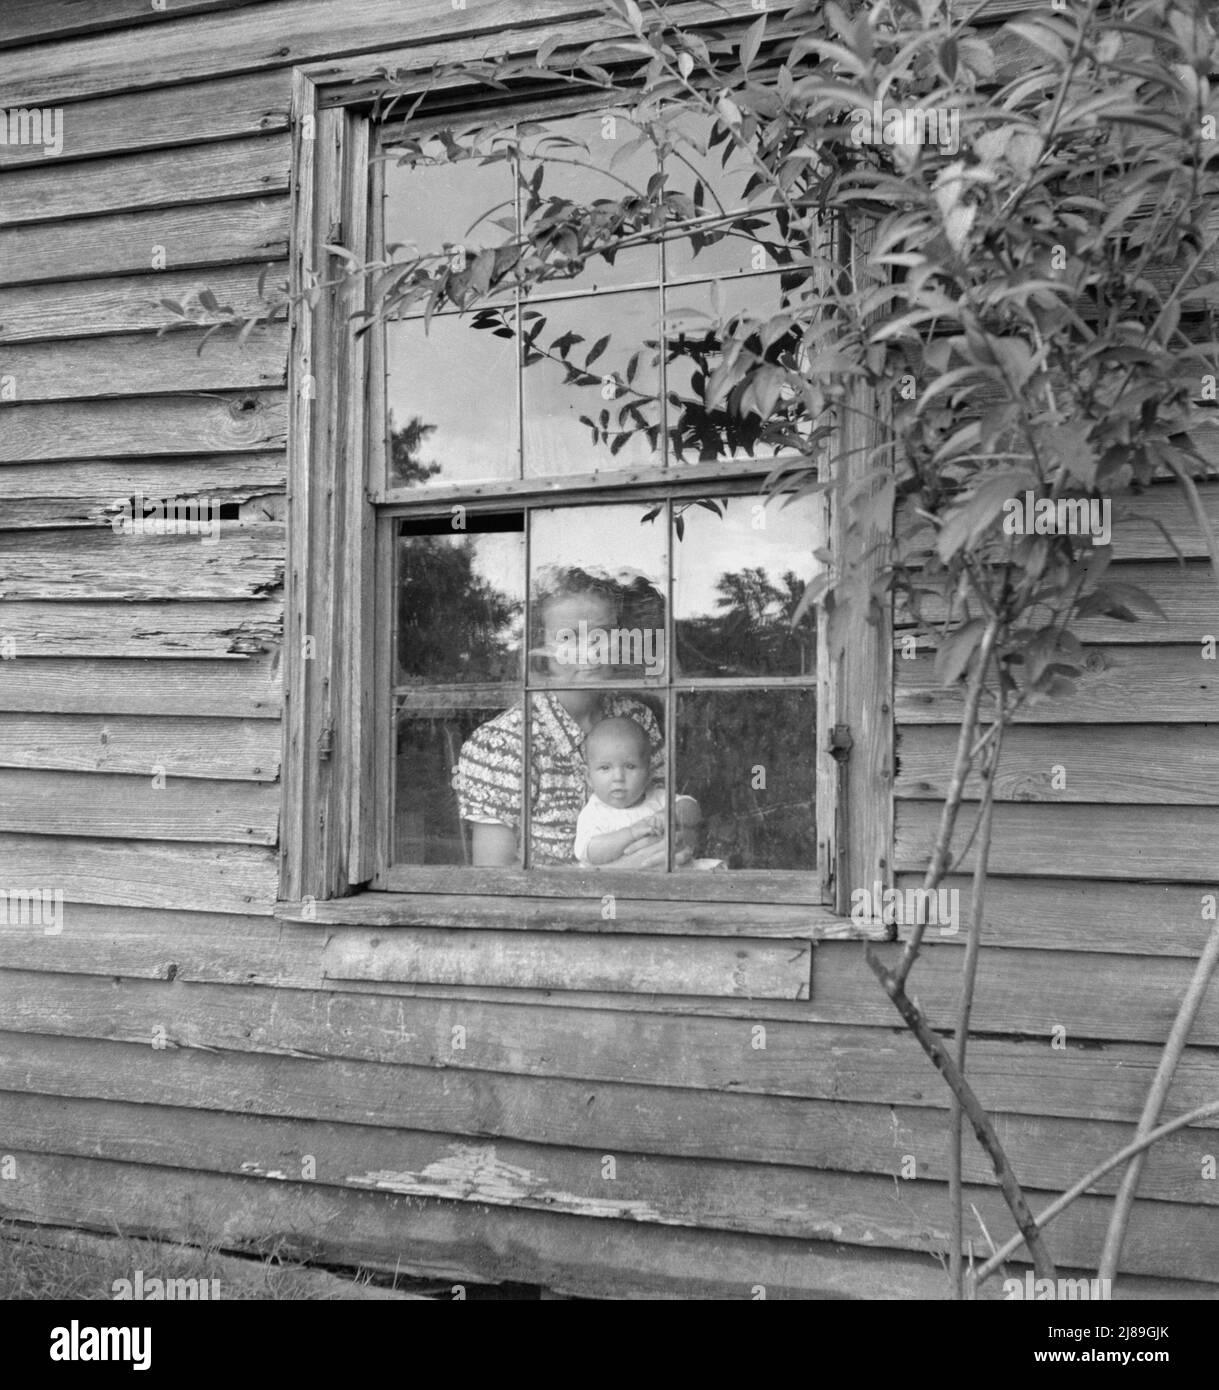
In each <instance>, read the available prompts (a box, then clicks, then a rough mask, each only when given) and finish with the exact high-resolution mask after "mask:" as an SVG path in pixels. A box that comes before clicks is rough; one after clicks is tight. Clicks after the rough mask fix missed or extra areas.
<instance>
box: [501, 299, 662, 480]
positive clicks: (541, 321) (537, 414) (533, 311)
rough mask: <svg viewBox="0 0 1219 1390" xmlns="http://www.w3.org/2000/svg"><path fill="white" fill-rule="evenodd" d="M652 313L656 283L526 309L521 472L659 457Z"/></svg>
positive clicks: (586, 468) (581, 469)
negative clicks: (647, 288) (527, 345)
mask: <svg viewBox="0 0 1219 1390" xmlns="http://www.w3.org/2000/svg"><path fill="white" fill-rule="evenodd" d="M534 315H536V316H537V317H533V316H534ZM658 318H659V300H658V296H657V295H656V293H655V292H654V291H641V292H633V293H627V294H609V295H598V296H597V297H596V298H588V299H585V298H579V299H569V300H558V301H553V302H551V303H546V304H533V305H530V306H529V307H528V308H526V309H525V310H524V313H523V315H522V322H523V324H524V332H525V335H526V338H527V340H528V342H529V343H530V344H532V345H533V346H532V349H530V348H527V356H526V363H527V365H526V367H525V371H524V376H523V381H522V388H521V389H522V399H523V405H524V412H525V421H524V447H525V475H526V477H534V478H536V477H549V476H552V475H555V474H573V473H593V472H597V471H599V470H602V469H612V468H629V467H639V466H640V465H642V464H648V463H658V462H659V461H660V424H659V409H660V405H659V391H660V387H659V372H658V358H659V342H660V332H659V322H658ZM605 338H608V342H606V343H604V344H603V345H602V340H603V339H605ZM598 349H599V350H598ZM535 354H544V355H535ZM590 358H591V359H592V360H590ZM594 427H595V428H597V429H598V430H599V431H600V432H601V437H599V438H597V439H596V440H594V438H593V432H594ZM606 436H608V437H606Z"/></svg>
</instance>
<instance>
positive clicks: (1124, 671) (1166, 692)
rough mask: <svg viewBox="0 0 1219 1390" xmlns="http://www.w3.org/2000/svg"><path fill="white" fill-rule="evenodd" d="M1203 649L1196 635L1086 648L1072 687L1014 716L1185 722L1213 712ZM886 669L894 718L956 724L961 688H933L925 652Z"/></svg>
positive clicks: (1218, 703)
mask: <svg viewBox="0 0 1219 1390" xmlns="http://www.w3.org/2000/svg"><path fill="white" fill-rule="evenodd" d="M1216 636H1219V633H1217V634H1216ZM1203 653H1204V647H1203V645H1202V643H1201V642H1200V641H1199V642H1191V643H1190V644H1189V645H1188V646H1186V645H1181V646H1145V647H1135V646H1090V647H1087V648H1085V657H1084V670H1083V672H1082V673H1081V674H1080V675H1079V676H1078V677H1076V678H1075V693H1074V694H1073V695H1068V696H1064V697H1060V698H1057V699H1053V700H1050V699H1045V700H1039V701H1038V702H1037V703H1036V704H1032V705H1029V706H1026V707H1024V708H1022V709H1021V710H1020V712H1019V714H1018V715H1017V716H1016V718H1017V721H1018V722H1019V723H1022V724H1122V723H1134V724H1147V723H1152V722H1154V723H1160V724H1164V723H1170V722H1171V723H1181V724H1193V723H1202V722H1204V721H1208V720H1215V719H1219V661H1207V660H1206V659H1205V657H1204V654H1203ZM893 670H894V685H895V710H896V715H895V717H896V720H897V723H898V724H951V723H956V724H959V723H960V719H961V710H962V707H963V703H964V687H963V686H962V685H959V684H958V685H956V686H954V687H953V688H952V689H950V690H945V689H943V688H941V687H940V685H939V684H938V682H937V681H936V678H935V658H934V656H933V655H932V654H931V653H928V652H920V653H918V654H917V656H915V657H914V658H913V659H910V660H905V659H903V653H902V652H901V651H900V650H899V651H898V652H897V653H895V659H894V662H893Z"/></svg>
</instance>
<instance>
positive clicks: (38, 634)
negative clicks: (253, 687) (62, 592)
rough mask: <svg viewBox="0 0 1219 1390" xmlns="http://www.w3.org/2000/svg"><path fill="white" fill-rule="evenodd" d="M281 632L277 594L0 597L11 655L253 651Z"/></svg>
mask: <svg viewBox="0 0 1219 1390" xmlns="http://www.w3.org/2000/svg"><path fill="white" fill-rule="evenodd" d="M282 633H283V604H282V602H281V601H280V600H279V599H277V598H276V599H251V600H250V601H248V602H240V603H121V602H118V603H56V602H31V603H26V602H21V601H18V600H12V601H10V600H7V599H3V600H0V640H4V639H8V642H7V647H6V650H8V651H11V652H12V653H13V656H12V657H11V658H10V659H13V660H17V661H24V660H26V659H27V658H28V657H43V656H86V657H87V656H98V657H110V656H122V657H128V656H142V657H149V656H150V657H184V656H189V657H195V658H209V659H215V658H217V657H243V656H254V655H256V654H257V653H260V652H265V651H270V650H271V649H272V648H274V647H276V646H277V645H278V643H279V641H280V639H281V637H282ZM199 679H206V677H205V676H202V675H201V676H200V677H199ZM39 708H41V706H39Z"/></svg>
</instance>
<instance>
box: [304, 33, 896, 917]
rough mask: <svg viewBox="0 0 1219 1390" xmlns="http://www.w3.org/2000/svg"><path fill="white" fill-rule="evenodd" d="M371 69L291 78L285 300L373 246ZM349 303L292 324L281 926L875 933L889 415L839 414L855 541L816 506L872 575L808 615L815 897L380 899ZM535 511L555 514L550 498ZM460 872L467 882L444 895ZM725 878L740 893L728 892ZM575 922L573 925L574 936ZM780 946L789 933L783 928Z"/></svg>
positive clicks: (319, 305)
mask: <svg viewBox="0 0 1219 1390" xmlns="http://www.w3.org/2000/svg"><path fill="white" fill-rule="evenodd" d="M510 40H511V36H509V41H510ZM409 59H410V66H411V67H417V68H418V69H419V70H420V71H421V72H423V71H424V70H426V68H427V67H428V66H429V65H430V62H431V59H430V58H429V55H428V51H427V50H426V49H423V50H420V49H412V50H410V51H409ZM367 70H368V68H367V60H365V61H364V62H363V63H361V64H360V65H358V66H354V65H351V64H348V65H346V67H345V66H344V65H342V64H330V65H327V66H326V67H325V68H322V69H318V70H310V69H297V70H296V72H295V74H294V89H293V212H292V221H293V225H292V244H291V252H290V267H291V288H292V291H293V294H294V295H297V294H300V293H301V292H303V291H305V290H306V289H308V287H309V286H310V285H312V284H317V283H318V282H319V281H325V280H327V279H329V278H334V277H335V275H336V273H337V272H338V271H339V270H340V269H341V266H342V258H341V257H340V256H338V255H336V254H335V253H334V252H333V251H330V250H327V247H333V246H341V247H344V248H347V249H350V250H352V251H354V252H356V253H357V254H363V253H364V251H365V249H366V248H367V247H368V245H369V228H370V226H371V225H372V216H371V209H372V207H373V200H374V196H375V193H376V188H375V181H374V180H372V179H370V178H369V176H368V172H367V171H368V169H369V167H370V166H369V159H368V156H369V149H370V138H371V117H370V115H369V107H370V104H371V103H372V102H373V101H375V99H376V97H377V95H378V90H377V87H376V86H375V84H369V83H367V82H365V83H360V84H357V83H356V80H355V79H356V77H357V74H359V73H364V72H367ZM399 77H400V78H401V73H400V74H399ZM372 167H373V168H376V167H377V166H376V165H373V166H372ZM362 294H363V292H362V291H357V290H356V289H355V288H353V287H352V286H350V285H346V286H342V287H341V288H340V289H339V290H337V291H330V292H323V293H320V294H317V295H315V296H314V297H313V298H312V300H311V301H310V302H309V303H308V305H307V306H302V307H301V308H300V309H299V310H298V311H297V312H296V313H295V314H294V316H293V321H292V324H291V351H290V363H289V378H288V386H289V393H290V409H289V446H288V448H289V503H288V564H287V578H286V589H287V593H286V616H285V635H284V654H283V665H284V725H285V730H284V761H283V795H282V814H281V836H280V886H279V904H278V906H277V909H276V910H277V914H278V915H279V916H281V917H284V918H287V919H289V920H304V921H341V922H368V923H377V924H380V925H385V924H388V923H390V922H400V923H401V924H402V925H411V924H415V923H417V922H418V923H421V922H423V921H424V920H426V916H427V912H428V908H429V903H432V904H435V903H439V902H440V901H441V900H442V899H443V900H444V901H446V902H447V901H448V895H451V894H453V893H454V892H455V891H458V890H459V891H461V892H464V893H468V894H469V895H470V896H469V898H468V902H469V904H470V907H471V909H472V910H475V913H476V915H477V909H479V907H481V908H482V909H484V910H485V909H486V908H487V907H488V905H494V904H497V903H498V904H501V905H502V906H503V907H504V908H505V910H508V911H511V905H512V903H513V902H514V900H516V899H517V898H520V897H525V898H532V899H538V900H546V901H549V902H550V903H551V904H555V903H556V900H561V899H563V898H568V899H570V900H572V902H573V904H574V903H575V902H576V901H579V902H580V903H581V904H586V903H587V901H588V900H589V899H590V898H593V899H595V900H596V901H598V902H599V901H600V900H601V898H602V897H603V896H604V895H606V894H614V895H615V896H618V897H621V898H623V899H625V900H633V901H635V902H637V903H638V904H639V905H642V904H643V903H644V902H646V901H654V902H656V903H657V904H658V905H660V904H663V903H665V901H666V900H669V901H668V908H669V909H672V907H673V906H674V904H673V902H672V901H671V900H672V899H674V898H681V899H682V900H684V901H687V902H689V903H690V905H691V907H690V910H691V916H692V918H697V919H698V920H699V921H700V922H705V921H706V920H707V919H708V918H709V917H710V918H711V919H712V920H714V919H715V918H716V917H717V916H719V915H724V916H725V920H727V919H728V917H731V918H733V920H737V919H742V918H748V917H749V916H750V915H751V908H752V911H753V912H758V913H761V914H763V915H765V913H766V912H767V911H768V910H769V911H770V912H771V915H772V917H774V916H775V915H776V914H779V916H781V917H783V920H788V916H789V915H790V914H791V913H792V912H797V913H798V914H799V918H800V920H801V921H802V922H803V924H804V925H803V927H802V928H801V930H800V933H799V934H800V935H801V936H804V937H805V938H808V937H816V936H828V937H841V936H860V935H862V936H867V937H879V936H884V935H885V934H886V933H885V932H884V930H883V929H881V928H878V927H875V926H871V925H867V926H862V927H856V926H855V924H854V923H851V922H849V921H847V920H844V919H845V918H846V915H847V914H848V912H849V910H850V897H851V890H852V888H853V887H864V886H866V887H868V888H872V886H873V885H874V884H875V883H877V882H879V883H881V884H882V885H883V886H885V887H887V886H890V884H891V881H892V878H891V867H890V866H891V856H892V843H893V797H892V786H893V777H892V766H893V749H892V744H893V720H892V706H893V700H892V622H891V613H890V611H889V610H888V608H885V609H884V610H881V608H880V607H879V606H878V605H877V604H876V603H875V602H874V601H873V599H872V595H871V588H872V583H873V581H874V580H875V578H876V577H877V574H878V571H879V566H880V564H881V562H882V561H881V556H882V547H881V546H880V545H878V544H877V542H879V541H883V540H884V539H885V537H886V536H887V535H888V534H889V532H890V527H891V523H892V517H891V511H889V510H887V509H886V508H885V507H884V503H883V493H882V492H881V490H880V488H879V487H878V486H877V485H876V484H875V483H872V484H869V483H868V482H867V481H866V479H867V477H868V476H869V466H868V459H869V455H870V453H871V449H872V446H873V444H874V443H875V440H876V438H877V431H878V428H879V425H880V421H879V412H880V410H881V409H882V408H883V405H882V403H879V402H876V401H870V400H866V399H862V398H859V399H855V400H853V401H848V402H847V409H846V411H845V413H844V419H845V424H844V425H843V427H842V431H841V437H840V441H841V447H840V448H839V449H838V450H837V451H836V453H835V456H834V458H833V459H832V461H831V465H830V467H831V470H832V471H833V473H834V474H835V476H836V479H837V480H838V481H841V482H842V483H843V484H844V485H845V487H847V488H854V490H855V492H856V493H857V494H862V496H863V500H862V502H856V503H854V504H853V509H852V529H851V534H850V535H849V536H848V534H847V527H846V524H845V518H844V515H843V510H842V508H841V507H840V506H838V505H837V504H836V503H834V502H833V501H832V500H831V501H827V504H826V530H825V535H826V539H827V542H828V545H829V548H830V551H831V553H832V554H833V555H839V554H843V553H846V551H845V547H846V546H847V545H848V544H850V545H851V546H852V550H853V553H855V554H856V555H860V554H862V555H863V556H865V557H866V558H865V560H864V561H863V562H862V563H857V564H854V565H852V566H851V567H850V568H849V569H848V571H847V572H846V573H845V574H844V575H843V576H842V577H841V578H840V582H839V585H838V589H837V595H836V601H835V602H834V603H832V604H830V605H828V606H827V607H826V608H824V609H823V610H822V611H821V613H820V614H819V621H818V639H817V640H818V673H817V710H818V719H817V739H818V750H817V772H816V784H817V785H816V815H817V867H816V871H815V872H816V880H817V888H816V891H815V892H814V893H810V891H809V887H808V883H809V879H810V877H811V875H809V874H801V873H799V872H798V871H792V872H788V871H783V872H780V871H778V870H775V871H747V870H736V871H731V872H730V873H728V874H723V873H721V874H714V875H696V874H682V875H680V876H678V875H663V874H655V873H646V872H634V873H627V872H623V871H614V870H607V869H603V870H599V871H582V870H578V869H552V870H545V869H530V870H514V869H488V870H477V869H476V870H471V869H461V870H454V869H446V868H440V867H439V866H419V867H418V868H417V869H413V870H412V871H411V874H410V887H409V889H406V890H405V891H397V890H399V889H400V888H402V887H403V886H404V882H403V880H402V879H401V877H400V876H399V875H397V874H395V875H392V876H390V879H389V881H388V883H387V878H386V867H387V866H386V865H385V863H384V859H383V853H382V847H381V839H383V838H384V837H385V835H386V834H387V827H385V826H384V825H383V824H382V817H381V815H380V814H379V809H378V808H380V807H383V806H385V805H387V804H388V800H389V788H388V778H389V775H390V768H389V759H388V758H386V757H380V758H378V757H377V756H376V750H377V748H378V747H383V746H388V744H387V743H383V742H382V740H384V739H385V738H386V729H385V719H384V716H383V714H382V712H381V708H380V706H384V704H385V702H384V701H380V702H378V700H377V699H376V692H378V691H380V690H381V689H382V688H383V687H384V686H385V685H386V682H388V680H389V672H388V667H387V661H388V655H387V652H386V644H385V643H384V642H382V641H380V640H379V635H380V634H379V629H380V627H381V626H382V625H383V622H384V618H383V616H381V615H382V612H383V609H384V607H385V604H386V594H387V592H388V590H387V589H386V588H384V587H383V586H385V585H387V584H388V582H389V581H388V555H389V553H390V547H388V546H386V545H384V544H382V545H380V546H379V547H378V544H377V536H378V529H380V530H381V531H382V533H384V531H385V529H386V528H387V527H388V526H389V525H391V524H392V516H393V510H392V506H393V502H394V501H395V500H399V501H400V500H401V499H400V498H397V499H396V498H395V497H394V496H393V494H389V493H385V492H383V491H380V490H379V489H378V487H377V486H376V485H375V484H374V482H373V479H372V478H371V476H370V474H369V468H370V461H371V460H372V459H374V458H375V456H376V448H377V446H376V444H375V442H374V433H375V432H374V431H372V430H370V428H369V422H370V421H371V420H373V419H376V418H379V414H383V402H381V401H380V400H379V398H378V393H379V389H380V383H381V382H382V381H383V376H384V373H383V370H382V366H383V363H382V360H381V354H382V352H383V339H382V337H381V335H379V334H376V333H368V334H365V335H363V336H362V337H357V336H356V334H355V330H354V326H353V323H352V315H353V314H354V313H355V312H356V311H357V310H359V309H361V308H363V307H365V305H364V303H363V301H362ZM743 471H746V470H743V469H742V465H741V464H739V463H737V464H733V463H732V462H725V463H720V464H715V465H709V466H702V467H691V468H688V469H687V468H685V467H683V469H682V470H681V474H680V478H678V477H674V476H670V477H669V478H668V479H667V480H666V485H667V486H669V487H672V486H673V485H674V484H681V485H684V484H685V483H686V482H687V481H707V482H714V480H715V479H717V478H726V477H728V476H731V477H733V478H734V479H735V478H738V477H740V476H741V475H742V473H743ZM381 476H383V475H381ZM758 476H759V480H760V478H761V476H762V474H761V473H759V475H758ZM872 476H873V477H874V475H872ZM379 480H380V479H379V478H378V481H379ZM564 481H565V483H570V485H571V487H572V488H573V490H575V489H578V488H579V487H580V486H581V480H580V479H578V478H573V479H570V480H564ZM632 483H634V484H636V485H637V483H638V479H637V478H636V477H635V476H634V475H628V476H624V478H623V480H622V483H621V484H618V483H617V482H616V480H608V479H607V478H606V477H605V475H602V476H601V477H599V478H598V480H597V488H598V491H599V492H603V493H604V494H605V495H606V496H607V497H612V495H613V493H614V491H615V488H616V487H617V486H629V485H631V484H632ZM459 487H460V489H461V492H462V494H463V495H476V494H478V493H479V491H480V488H479V486H478V485H474V486H462V485H455V486H454V492H455V493H456V492H457V490H458V488H459ZM482 490H483V491H484V492H485V493H491V492H493V493H494V495H495V497H496V498H497V499H498V498H501V497H502V500H503V503H504V505H505V507H508V508H510V507H511V506H512V505H513V502H514V500H515V496H514V491H515V493H516V494H518V495H520V497H521V499H522V500H524V498H525V497H526V496H529V495H531V494H537V493H539V492H541V489H540V488H538V487H533V488H532V489H531V487H530V485H529V484H528V483H524V484H521V485H520V486H519V487H518V488H516V489H513V488H512V487H511V486H507V487H501V486H500V485H499V484H495V485H493V487H486V488H483V489H482ZM438 491H439V490H438ZM546 495H547V496H548V497H549V498H551V499H552V500H553V498H554V492H553V490H552V489H547V490H546ZM834 495H836V494H834ZM429 500H430V499H429ZM378 553H379V555H380V560H379V561H378ZM378 565H379V568H380V572H378ZM456 873H460V874H461V876H462V882H461V883H460V884H459V885H457V887H456V889H455V884H454V875H455V874H456ZM470 876H473V877H470ZM666 880H667V881H668V885H669V886H668V888H667V890H666V889H665V888H664V887H663V886H662V885H664V884H665V881H666ZM678 880H680V882H678ZM734 881H735V882H736V884H737V885H738V887H734V888H728V884H731V883H733V882H734ZM374 883H379V884H381V885H383V886H380V887H375V888H374V887H373V886H372V885H374ZM353 895H354V896H353ZM720 904H722V908H720V906H719V905H720ZM785 904H790V905H791V906H790V908H787V909H786V914H787V915H784V911H783V909H782V908H781V907H780V905H785ZM657 915H658V917H659V918H660V919H661V920H662V921H663V922H664V923H665V925H663V927H662V926H661V924H660V922H658V923H657V929H658V930H661V929H663V930H666V931H670V932H671V931H672V930H673V926H672V921H671V917H672V912H671V911H669V910H666V911H663V912H661V913H659V914H657ZM585 916H586V914H585V913H583V912H582V911H581V912H575V911H573V925H574V924H575V922H576V921H577V920H579V921H583V920H584V917H585ZM632 919H633V925H632V928H631V929H632V930H637V931H638V930H647V923H646V914H644V915H643V917H641V916H640V914H638V913H633V914H632ZM777 920H778V918H776V921H777ZM791 920H792V921H794V920H795V919H794V918H791ZM607 925H608V924H607ZM618 929H619V930H621V929H622V928H618ZM707 929H708V928H706V927H704V928H702V930H707ZM732 930H733V931H734V932H735V931H736V930H739V928H736V927H734V928H732ZM775 930H776V931H779V932H780V934H785V933H784V932H783V931H782V928H780V927H779V926H776V928H775Z"/></svg>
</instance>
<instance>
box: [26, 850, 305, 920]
mask: <svg viewBox="0 0 1219 1390" xmlns="http://www.w3.org/2000/svg"><path fill="white" fill-rule="evenodd" d="M0 883H3V884H7V885H8V886H9V891H11V890H12V889H13V888H26V887H31V888H35V887H36V888H46V889H50V890H51V891H52V892H62V893H63V896H64V900H65V903H75V902H86V903H113V904H115V905H117V906H121V907H157V908H169V907H172V908H179V909H181V910H183V911H185V912H248V913H260V914H262V913H265V914H268V915H269V914H270V911H271V908H272V906H273V905H274V902H275V890H276V886H277V883H278V874H277V869H276V856H275V853H274V851H273V850H270V849H266V848H263V847H262V846H255V845H212V844H189V845H188V844H175V843H172V842H161V843H157V842H154V841H146V842H143V843H141V842H139V841H127V840H90V839H79V838H73V837H69V836H60V835H16V834H12V835H0ZM68 911H69V909H68V908H67V907H65V912H68ZM2 934H3V933H0V935H2ZM54 939H56V938H54V937H44V940H54Z"/></svg>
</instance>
